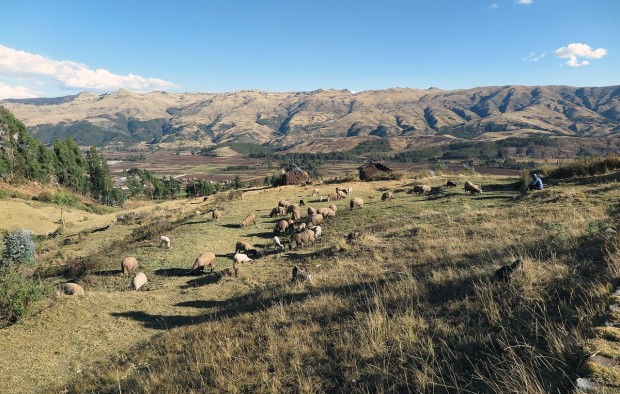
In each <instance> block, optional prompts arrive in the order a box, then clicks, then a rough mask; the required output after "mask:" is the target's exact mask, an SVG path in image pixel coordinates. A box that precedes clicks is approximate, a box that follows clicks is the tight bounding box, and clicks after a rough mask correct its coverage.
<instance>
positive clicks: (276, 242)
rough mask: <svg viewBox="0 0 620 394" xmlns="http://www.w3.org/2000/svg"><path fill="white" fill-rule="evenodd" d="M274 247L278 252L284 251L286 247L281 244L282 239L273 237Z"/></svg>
mask: <svg viewBox="0 0 620 394" xmlns="http://www.w3.org/2000/svg"><path fill="white" fill-rule="evenodd" d="M273 247H274V249H275V250H276V252H277V251H284V245H282V244H281V243H280V238H278V236H277V235H276V236H275V237H273Z"/></svg>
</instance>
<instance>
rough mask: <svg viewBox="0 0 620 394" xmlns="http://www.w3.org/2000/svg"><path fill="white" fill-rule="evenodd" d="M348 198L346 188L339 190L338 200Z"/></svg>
mask: <svg viewBox="0 0 620 394" xmlns="http://www.w3.org/2000/svg"><path fill="white" fill-rule="evenodd" d="M345 198H347V192H346V191H345V190H340V191H339V192H338V200H344V199H345Z"/></svg>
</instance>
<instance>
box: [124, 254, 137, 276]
mask: <svg viewBox="0 0 620 394" xmlns="http://www.w3.org/2000/svg"><path fill="white" fill-rule="evenodd" d="M137 269H138V260H136V258H135V257H125V258H124V259H123V261H122V262H121V271H123V275H124V276H127V275H129V274H131V273H133V272H134V271H135V270H137Z"/></svg>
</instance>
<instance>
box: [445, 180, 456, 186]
mask: <svg viewBox="0 0 620 394" xmlns="http://www.w3.org/2000/svg"><path fill="white" fill-rule="evenodd" d="M446 186H448V187H456V183H454V182H452V181H448V182H446Z"/></svg>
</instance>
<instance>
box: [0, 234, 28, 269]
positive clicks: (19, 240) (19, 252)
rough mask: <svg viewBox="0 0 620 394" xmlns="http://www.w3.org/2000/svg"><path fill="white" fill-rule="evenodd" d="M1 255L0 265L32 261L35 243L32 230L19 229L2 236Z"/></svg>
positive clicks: (5, 265) (6, 265)
mask: <svg viewBox="0 0 620 394" xmlns="http://www.w3.org/2000/svg"><path fill="white" fill-rule="evenodd" d="M2 244H3V249H2V257H1V260H0V266H2V267H8V266H14V265H15V266H17V265H21V264H32V263H34V252H35V244H34V240H33V237H32V232H31V231H29V230H24V229H19V230H14V231H12V232H6V233H4V235H3V236H2Z"/></svg>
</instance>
